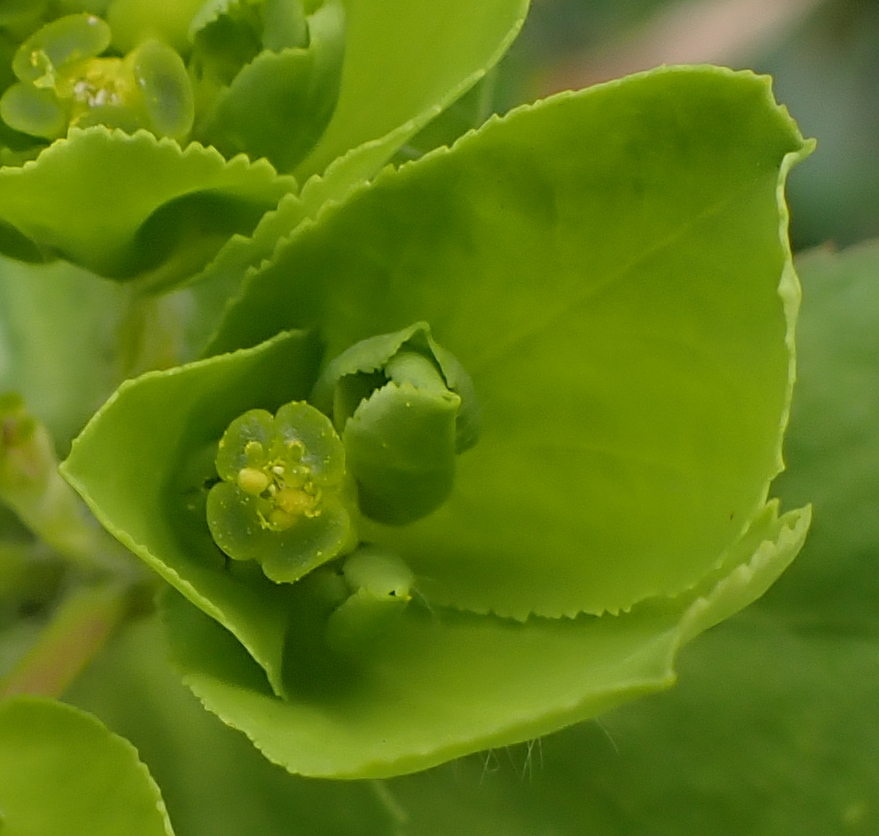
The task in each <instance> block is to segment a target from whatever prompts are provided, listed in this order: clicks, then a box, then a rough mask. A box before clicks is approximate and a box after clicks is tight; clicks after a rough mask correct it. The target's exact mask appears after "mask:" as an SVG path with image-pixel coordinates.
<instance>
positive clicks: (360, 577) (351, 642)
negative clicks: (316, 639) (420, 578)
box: [325, 546, 415, 652]
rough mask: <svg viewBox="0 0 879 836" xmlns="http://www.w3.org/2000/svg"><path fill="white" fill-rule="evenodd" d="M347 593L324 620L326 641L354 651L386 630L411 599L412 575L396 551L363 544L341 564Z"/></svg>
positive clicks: (397, 619) (334, 648) (338, 649)
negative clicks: (391, 552) (395, 553)
mask: <svg viewBox="0 0 879 836" xmlns="http://www.w3.org/2000/svg"><path fill="white" fill-rule="evenodd" d="M342 577H343V578H344V580H345V583H346V586H347V590H348V592H349V593H350V594H349V595H348V597H347V598H346V599H345V600H344V601H343V602H342V603H341V604H339V606H338V607H336V609H335V610H333V612H332V613H331V614H330V617H329V619H328V621H327V629H326V636H325V640H326V644H327V646H328V647H329V648H331V649H332V650H336V651H341V652H349V651H356V650H357V649H358V648H359V647H362V646H363V645H364V644H366V643H369V642H372V641H375V640H376V639H378V638H380V637H381V636H382V635H384V634H386V633H387V632H388V631H389V630H390V629H392V628H393V626H394V625H395V624H396V623H397V622H398V621H399V619H400V618H401V616H402V615H403V611H404V610H405V609H406V606H407V604H408V603H409V602H410V601H411V600H412V587H413V585H414V583H415V577H414V575H413V574H412V571H411V570H410V569H409V567H408V566H406V564H405V563H404V562H403V561H402V560H401V559H400V558H399V557H397V556H396V555H393V554H388V553H386V552H384V551H382V550H380V549H377V548H375V547H373V546H363V547H361V548H359V549H358V550H357V551H356V552H354V553H353V554H351V555H349V556H348V557H347V558H345V561H344V563H343V564H342Z"/></svg>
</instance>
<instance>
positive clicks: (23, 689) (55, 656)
mask: <svg viewBox="0 0 879 836" xmlns="http://www.w3.org/2000/svg"><path fill="white" fill-rule="evenodd" d="M131 604H132V588H131V587H130V586H127V585H124V584H121V583H119V582H116V581H114V582H110V583H105V584H102V585H100V586H89V587H80V588H78V589H76V590H75V591H74V592H72V593H71V594H70V595H69V596H68V597H67V598H66V599H65V600H64V601H63V602H62V603H61V605H60V606H59V607H58V609H57V610H56V611H55V614H54V615H53V617H52V619H51V620H50V621H49V623H48V624H47V625H46V628H45V629H44V630H43V632H42V633H41V634H40V636H39V638H37V640H36V642H35V643H34V644H33V645H32V646H31V648H30V649H29V650H28V651H27V653H25V655H24V656H23V657H22V658H21V659H19V660H18V662H17V663H16V664H15V665H14V666H13V668H12V670H11V671H9V673H7V674H6V676H4V677H3V678H2V679H0V699H2V698H5V697H9V696H12V695H14V694H30V695H34V696H45V697H60V696H61V695H62V694H63V693H64V692H65V691H66V690H67V688H68V687H69V686H70V684H71V683H72V682H73V680H74V679H75V678H76V677H77V676H78V675H79V673H80V672H81V671H82V670H83V669H84V668H85V667H86V666H87V665H88V664H89V662H91V660H92V659H93V658H94V657H95V656H96V655H97V654H98V653H99V652H100V650H101V649H102V648H103V646H104V645H105V644H106V642H107V640H108V639H109V638H110V636H111V635H112V634H113V633H114V632H115V631H116V629H117V628H118V627H119V626H120V625H121V624H122V622H123V621H124V619H125V617H126V616H127V615H128V614H129V613H130V612H131V609H132V606H131Z"/></svg>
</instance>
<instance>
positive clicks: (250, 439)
mask: <svg viewBox="0 0 879 836" xmlns="http://www.w3.org/2000/svg"><path fill="white" fill-rule="evenodd" d="M216 468H217V474H218V475H219V477H220V479H221V481H220V482H218V483H217V484H216V485H214V486H213V487H212V488H211V490H210V492H209V493H208V497H207V521H208V527H209V529H210V532H211V536H212V537H213V539H214V542H215V543H216V544H217V545H218V546H219V547H220V548H221V549H222V550H223V552H224V553H225V554H226V555H228V556H229V557H231V558H232V559H233V560H255V561H257V562H258V563H259V564H260V565H261V566H262V569H263V572H264V573H265V574H266V576H267V577H269V578H270V579H271V580H273V581H275V582H277V583H283V582H287V583H292V582H294V581H296V580H299V578H301V577H302V576H303V575H305V574H307V573H308V572H310V571H311V570H312V569H314V568H315V567H317V566H320V565H321V564H323V563H326V562H327V561H329V560H332V559H333V558H334V557H336V556H338V555H339V554H342V553H344V552H345V551H347V550H350V548H351V547H352V546H353V545H354V543H355V541H356V540H355V534H354V517H355V508H356V502H355V499H354V495H353V489H352V486H351V482H350V479H349V478H348V475H347V471H346V469H345V451H344V448H343V447H342V442H341V440H340V439H339V437H338V435H336V432H335V430H334V429H333V427H332V424H331V423H330V421H329V419H328V418H327V417H326V416H325V415H322V414H321V413H320V412H318V411H317V410H316V409H315V408H314V407H312V406H309V405H308V404H306V403H304V402H298V401H295V402H293V403H289V404H286V405H285V406H282V407H281V408H280V409H279V410H278V412H277V413H276V414H275V415H274V416H273V415H272V414H271V413H270V412H267V411H266V410H263V409H252V410H250V411H248V412H245V413H244V414H243V415H241V416H240V417H238V418H236V419H235V420H234V421H233V422H232V423H231V424H230V425H229V427H228V428H227V430H226V432H225V433H224V435H223V438H222V439H221V441H220V444H219V448H218V451H217V457H216Z"/></svg>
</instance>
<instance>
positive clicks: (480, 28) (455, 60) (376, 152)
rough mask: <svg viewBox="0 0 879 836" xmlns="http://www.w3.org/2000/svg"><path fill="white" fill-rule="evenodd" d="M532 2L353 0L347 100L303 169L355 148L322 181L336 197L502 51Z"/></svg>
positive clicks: (348, 6) (348, 7)
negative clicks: (380, 0)
mask: <svg viewBox="0 0 879 836" xmlns="http://www.w3.org/2000/svg"><path fill="white" fill-rule="evenodd" d="M528 5H529V2H528V0H481V2H479V3H472V2H469V0H454V2H446V3H443V4H441V5H440V4H437V3H432V2H429V0H418V2H413V0H382V2H380V3H377V2H374V0H345V14H346V20H347V33H346V44H345V63H344V66H343V69H342V85H341V89H340V92H339V100H338V103H337V104H336V110H335V112H334V114H333V118H332V120H331V122H330V124H329V126H328V128H327V130H326V131H325V132H324V134H323V136H322V137H321V140H320V142H319V143H318V145H317V147H316V148H315V149H314V150H313V151H312V152H311V154H310V155H309V156H308V158H307V159H306V160H305V162H304V163H302V164H301V165H300V166H299V167H298V168H297V170H296V175H297V177H298V178H299V179H300V181H301V182H305V180H306V179H307V178H308V177H309V176H310V175H312V174H320V173H321V172H323V171H324V170H325V169H326V168H327V167H328V166H329V164H330V163H331V162H332V161H333V160H334V159H336V158H337V157H342V156H343V155H344V154H346V152H349V151H351V150H352V149H357V150H356V151H354V152H353V153H352V154H350V155H349V156H348V158H347V159H345V160H344V161H343V162H342V163H341V164H340V165H339V166H338V167H337V168H336V170H335V171H334V172H333V174H332V176H331V178H330V179H331V184H330V185H326V184H324V185H316V186H315V188H316V189H317V190H318V191H320V192H327V191H329V192H332V193H334V194H336V195H337V196H338V195H339V194H340V192H341V191H342V190H343V189H344V188H346V187H348V186H350V185H352V184H354V183H356V182H358V181H359V180H361V179H362V178H364V177H370V176H372V175H373V174H374V173H375V172H376V171H377V170H378V169H379V168H380V167H381V166H382V165H383V164H384V163H385V162H386V161H387V160H388V159H389V158H390V157H391V156H392V155H393V154H394V152H396V150H397V149H398V148H399V147H400V146H401V145H402V144H403V143H404V142H405V141H406V140H407V139H408V138H409V137H410V136H412V135H413V134H414V133H416V132H417V131H418V130H419V129H420V128H422V127H424V125H425V124H427V122H429V121H430V119H431V118H433V117H434V116H436V115H437V114H439V113H440V112H441V111H442V110H444V109H445V108H446V107H448V105H449V104H451V103H452V102H453V101H455V99H457V98H458V97H460V96H461V95H462V94H463V93H464V92H466V91H467V90H468V89H469V88H470V87H472V86H473V85H474V84H475V83H476V82H477V81H479V80H480V79H481V78H482V77H483V76H484V75H485V73H486V72H487V71H488V70H489V69H491V68H492V67H493V66H494V65H495V64H496V63H497V62H498V60H500V57H501V56H502V55H503V53H504V52H505V51H506V50H507V48H508V47H509V45H510V43H511V42H512V41H513V39H514V38H515V36H516V35H517V34H518V31H519V28H520V27H521V25H522V22H523V21H524V19H525V15H526V13H527V10H528ZM389 79H393V88H392V90H391V89H389V86H388V82H389ZM358 146H361V147H358Z"/></svg>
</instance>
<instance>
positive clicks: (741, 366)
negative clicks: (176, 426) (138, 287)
mask: <svg viewBox="0 0 879 836" xmlns="http://www.w3.org/2000/svg"><path fill="white" fill-rule="evenodd" d="M571 148H576V149H577V153H576V154H572V153H571V151H570V149H571ZM806 148H807V146H806V145H804V142H803V140H802V138H801V137H800V135H799V133H798V132H797V130H796V127H795V125H794V124H793V122H792V121H791V120H790V118H789V117H788V115H787V113H786V112H785V111H784V110H783V109H781V108H779V107H778V105H776V104H775V102H774V101H773V99H772V97H771V94H770V90H769V82H768V80H767V79H765V78H760V77H756V76H754V75H752V74H750V73H732V72H730V71H726V70H720V69H712V68H695V69H694V68H677V69H666V70H660V71H656V72H652V73H648V74H644V75H640V76H634V77H631V78H629V79H626V80H623V81H621V82H616V83H611V84H608V85H602V86H599V87H596V88H593V89H591V90H586V91H583V92H581V93H578V94H562V95H560V96H558V97H555V98H553V99H549V100H546V101H545V102H543V103H540V104H538V105H535V106H533V107H527V108H522V109H519V110H517V111H515V112H513V113H512V114H510V115H509V116H508V117H506V118H504V119H496V120H493V121H491V122H489V123H488V124H487V125H486V126H484V128H482V129H481V130H480V131H478V132H477V133H475V134H473V135H470V136H468V137H466V138H464V139H463V140H461V141H460V142H459V143H458V144H457V145H456V146H455V147H454V148H453V150H452V151H440V152H437V153H434V154H431V155H429V156H428V157H425V158H422V159H421V160H419V161H418V162H415V163H412V164H410V165H408V166H405V167H403V168H402V169H399V170H397V171H389V172H386V173H384V174H383V175H382V176H381V177H379V178H378V179H377V180H376V181H375V182H374V184H372V185H370V186H364V187H361V188H360V189H358V190H357V191H356V192H355V193H353V194H352V195H351V196H350V197H349V198H348V199H347V200H346V201H345V202H344V204H342V205H340V206H338V207H331V208H328V209H327V210H326V211H325V212H324V213H322V214H321V215H320V216H319V218H318V219H317V221H316V222H314V223H313V224H307V225H305V226H303V227H302V228H301V229H300V231H299V232H298V233H297V234H295V235H294V236H293V237H292V238H291V239H290V240H289V241H288V242H286V244H282V245H281V246H280V247H279V249H278V251H277V252H276V254H275V257H274V258H273V260H272V262H271V263H270V264H268V265H267V266H265V267H264V269H263V270H261V271H260V272H259V273H257V274H255V275H254V276H253V277H252V279H251V281H250V282H249V283H247V285H246V286H245V290H244V295H243V296H242V297H241V298H240V300H239V301H238V303H237V305H235V306H233V307H232V308H231V309H230V311H229V313H228V315H227V317H226V319H225V321H224V324H223V328H222V329H221V331H220V334H219V336H218V338H217V340H216V341H215V343H214V346H213V350H216V351H219V350H226V349H228V348H232V347H236V346H239V345H248V344H252V343H253V342H256V341H258V340H259V339H262V338H264V337H265V336H267V335H269V334H271V333H273V332H274V331H275V330H277V329H279V328H285V327H317V328H318V329H319V331H320V333H321V336H322V338H323V339H324V341H325V342H326V344H327V356H328V357H333V356H335V355H336V354H338V353H340V352H341V351H343V350H344V349H346V348H347V347H348V346H350V345H352V344H353V343H356V342H357V341H359V340H362V339H365V338H367V337H371V336H374V335H376V334H382V333H386V332H390V331H394V330H396V329H399V328H402V327H404V326H407V325H409V324H410V323H412V322H415V321H420V320H423V321H426V322H428V323H429V324H430V326H431V328H432V333H433V336H434V338H435V339H436V340H437V342H439V343H440V344H441V345H443V346H444V347H445V348H446V349H448V350H449V351H450V352H452V353H453V354H454V355H455V356H456V357H457V358H458V360H459V361H460V362H461V364H462V366H463V367H464V369H466V371H467V372H468V373H469V375H470V376H471V377H472V379H473V384H474V388H475V391H476V395H477V397H478V399H479V401H480V403H481V404H482V413H483V414H482V423H483V427H484V430H483V433H482V437H481V439H480V441H479V443H478V444H477V445H476V446H475V447H474V448H473V449H472V450H471V451H469V452H467V453H466V454H465V455H463V456H461V457H460V459H459V461H458V463H457V477H456V483H455V487H454V489H453V491H452V494H451V496H450V498H449V500H448V501H447V502H446V504H445V505H444V506H443V507H442V508H440V509H439V510H438V511H437V512H435V513H434V514H433V515H431V516H430V517H428V518H426V519H424V520H422V521H420V522H417V523H414V524H413V525H411V526H407V527H405V528H401V529H392V528H382V527H379V526H366V527H365V528H364V531H363V536H364V538H365V539H367V540H371V541H373V542H376V543H378V544H379V545H382V546H385V547H387V548H389V549H390V550H392V551H395V552H397V553H398V554H400V556H401V557H402V558H403V559H404V560H405V561H406V562H407V564H408V565H410V566H411V567H412V569H413V571H414V572H415V574H416V575H418V576H420V577H421V578H422V582H421V585H420V588H421V591H422V593H423V594H425V595H426V596H427V597H428V598H429V599H430V600H431V601H432V602H433V603H440V604H449V605H453V606H457V607H462V608H465V609H470V610H474V611H477V612H486V611H493V612H496V613H499V614H502V615H510V616H513V617H516V618H524V617H526V616H527V615H528V614H529V613H531V612H534V613H538V614H542V615H547V616H559V615H562V614H565V615H575V614H576V613H578V612H581V611H585V612H590V613H596V614H598V613H602V612H605V611H610V612H616V611H619V610H622V609H626V608H628V607H630V606H631V605H632V604H634V603H635V602H637V601H639V600H643V599H646V598H649V597H651V596H655V595H665V594H675V593H677V592H679V591H681V590H683V589H686V588H687V587H689V586H691V585H692V584H693V583H695V582H697V581H698V580H699V578H700V577H702V576H703V575H704V574H705V573H706V572H707V571H709V570H710V569H711V568H712V567H713V566H715V565H716V564H717V563H718V562H719V561H720V560H721V559H722V556H723V554H724V552H725V550H726V549H727V548H729V547H730V546H731V544H732V543H734V542H735V541H736V539H737V538H738V537H739V536H740V535H741V533H742V531H744V530H745V529H746V528H747V527H748V525H749V524H750V522H751V520H752V518H753V516H754V514H755V513H757V512H758V511H759V510H760V509H761V508H762V507H763V504H764V502H765V499H766V495H767V491H768V485H769V482H770V480H771V479H772V478H773V477H774V476H775V475H776V474H777V472H778V471H779V470H780V467H781V460H780V444H781V434H782V427H783V425H784V421H785V418H786V414H787V409H788V401H789V397H790V389H791V370H792V358H791V347H792V332H791V327H792V321H793V317H794V315H795V311H796V304H797V298H798V288H797V282H796V277H795V275H794V273H793V270H792V268H791V264H790V255H789V250H788V246H787V241H786V237H785V235H784V227H783V221H784V218H785V210H784V206H783V203H782V202H781V198H780V183H783V180H784V177H785V175H786V172H787V170H788V168H789V166H790V165H791V164H792V163H793V162H794V161H795V160H796V159H799V158H800V157H801V156H802V155H803V154H804V153H805V150H806ZM780 230H781V231H780ZM340 241H344V242H346V245H345V246H344V247H342V246H339V242H340ZM486 312H490V315H487V313H486ZM538 554H539V559H537V557H536V555H538Z"/></svg>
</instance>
